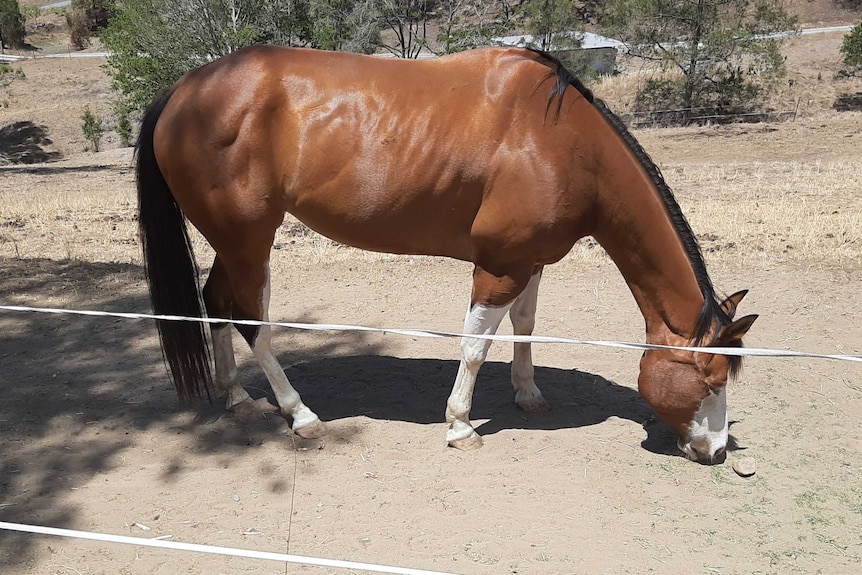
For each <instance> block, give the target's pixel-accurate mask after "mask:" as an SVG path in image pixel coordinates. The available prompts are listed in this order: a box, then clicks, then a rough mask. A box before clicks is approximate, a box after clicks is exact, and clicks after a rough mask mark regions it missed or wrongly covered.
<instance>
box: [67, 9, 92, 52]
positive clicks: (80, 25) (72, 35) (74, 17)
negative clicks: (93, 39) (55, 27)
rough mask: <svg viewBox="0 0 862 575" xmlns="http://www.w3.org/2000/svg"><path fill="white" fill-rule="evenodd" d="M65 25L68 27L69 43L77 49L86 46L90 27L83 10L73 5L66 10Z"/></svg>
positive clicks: (88, 41)
mask: <svg viewBox="0 0 862 575" xmlns="http://www.w3.org/2000/svg"><path fill="white" fill-rule="evenodd" d="M66 25H67V26H68V27H69V44H71V45H72V47H73V48H76V49H78V50H83V49H84V48H86V47H87V45H88V44H89V43H90V27H89V25H88V23H87V15H86V14H84V11H83V10H81V9H80V8H75V7H72V8H69V9H68V10H66Z"/></svg>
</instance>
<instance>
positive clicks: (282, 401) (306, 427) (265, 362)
mask: <svg viewBox="0 0 862 575" xmlns="http://www.w3.org/2000/svg"><path fill="white" fill-rule="evenodd" d="M269 294H270V286H269V269H267V273H266V286H265V287H264V290H263V301H262V302H261V304H262V309H263V319H264V321H268V320H269ZM252 353H254V357H255V358H256V359H257V361H258V363H260V367H261V368H262V369H263V372H264V374H266V379H267V380H269V385H270V386H271V387H272V391H273V393H275V399H276V400H277V401H278V405H279V407H281V412H282V413H283V414H284V415H287V416H290V417H292V418H293V425H292V426H291V427H292V429H293V431H295V432H296V433H297V434H298V435H301V436H302V437H307V438H312V437H320V436H321V435H323V433H324V431H325V428H324V425H323V422H321V421H320V419H319V418H318V417H317V415H316V414H315V413H314V412H313V411H311V410H310V409H308V407H306V406H305V404H303V403H302V400H301V399H300V397H299V394H298V393H297V392H296V390H295V389H294V388H293V386H292V385H291V384H290V381H289V380H288V379H287V376H286V375H285V374H284V370H282V368H281V364H279V363H278V360H277V359H276V358H275V356H274V355H273V354H272V328H270V327H269V326H261V328H260V331H259V332H258V334H257V338H256V339H255V340H254V346H253V347H252Z"/></svg>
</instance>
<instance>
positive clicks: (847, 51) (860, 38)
mask: <svg viewBox="0 0 862 575" xmlns="http://www.w3.org/2000/svg"><path fill="white" fill-rule="evenodd" d="M840 50H841V54H842V55H843V56H844V65H845V66H847V67H848V68H849V70H847V72H848V73H851V74H852V73H854V72H860V71H862V24H859V25H857V26H856V27H854V28H853V29H852V30H850V33H849V34H847V35H846V36H844V40H843V41H842V42H841V48H840Z"/></svg>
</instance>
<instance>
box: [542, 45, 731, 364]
mask: <svg viewBox="0 0 862 575" xmlns="http://www.w3.org/2000/svg"><path fill="white" fill-rule="evenodd" d="M533 52H535V53H537V54H538V55H539V56H540V57H541V58H542V59H543V60H545V61H546V63H547V64H548V65H550V67H551V75H552V76H553V77H555V78H556V83H555V85H554V87H553V88H552V89H551V93H550V95H549V96H548V106H547V109H546V111H549V110H550V108H551V104H552V103H553V102H554V101H556V102H557V116H559V114H560V110H561V108H562V105H563V94H564V93H565V91H566V89H567V88H568V87H569V86H572V87H573V88H575V89H576V90H577V91H578V92H579V93H580V94H581V95H582V96H583V97H584V98H586V99H587V101H588V102H590V103H592V104H593V105H594V106H595V107H596V109H597V110H598V111H599V112H600V113H601V114H602V116H604V118H605V120H607V122H608V124H610V125H611V127H613V129H614V130H615V131H616V132H617V134H619V136H620V137H621V138H622V139H623V141H624V142H625V143H626V145H628V147H629V148H630V149H631V151H632V153H634V155H635V157H636V158H637V159H638V160H639V161H640V163H641V165H642V166H643V167H644V170H646V172H647V174H648V175H649V177H650V178H651V179H652V181H653V182H654V183H655V186H656V188H657V189H658V191H659V193H660V194H661V198H662V200H664V205H665V207H666V208H667V211H668V214H669V215H670V218H671V221H672V222H673V225H674V227H675V228H676V230H677V232H678V233H679V236H680V239H681V240H682V244H683V246H684V247H685V251H686V253H687V254H688V259H689V261H690V262H691V266H692V268H693V269H694V275H695V277H696V278H697V284H698V286H699V287H700V291H701V293H702V294H703V299H704V304H703V308H702V309H701V311H700V315H699V316H698V319H697V325H696V326H695V330H694V335H693V336H692V340H693V342H694V343H696V344H701V343H703V342H704V340H705V339H706V338H707V336H710V341H713V340H714V339H715V335H716V331H712V328H713V326H714V325H716V324H717V326H718V327H721V326H723V325H727V324H729V323H730V321H731V319H730V317H728V315H727V314H726V313H725V312H724V311H723V310H722V309H721V306H720V305H719V303H718V300H717V298H716V294H715V288H714V287H713V285H712V280H711V279H710V277H709V274H708V273H707V271H706V264H705V263H704V261H703V253H702V252H701V250H700V245H699V244H698V242H697V238H696V237H695V235H694V232H692V230H691V226H690V225H689V223H688V220H686V218H685V215H684V214H683V213H682V210H681V209H680V207H679V204H678V203H677V201H676V198H675V197H674V195H673V192H672V191H671V189H670V187H669V186H668V185H667V182H665V180H664V176H662V173H661V170H660V169H659V168H658V166H656V164H655V162H653V160H652V158H650V156H649V154H648V153H647V152H646V150H644V149H643V147H642V146H641V145H640V143H639V142H638V141H637V140H636V139H635V137H634V136H632V134H631V132H629V130H628V128H626V126H625V124H624V123H623V121H622V120H621V119H620V118H619V116H617V115H616V114H614V113H613V112H612V111H611V110H610V108H608V107H607V105H606V104H605V103H604V102H603V101H602V100H601V99H599V98H596V97H595V96H594V95H593V93H592V91H591V90H590V89H589V88H587V87H586V86H584V84H583V83H582V82H581V81H580V80H578V79H577V78H576V77H575V76H574V75H573V74H572V73H571V72H569V71H568V70H566V68H565V66H563V64H562V63H561V62H560V61H559V60H558V59H556V58H554V57H553V56H551V55H550V54H547V53H545V52H542V51H539V50H533ZM711 331H712V333H710V332H711ZM728 359H729V360H731V362H732V365H731V367H732V371H735V369H734V365H733V361H735V360H739V359H740V358H728ZM736 368H737V369H738V367H736Z"/></svg>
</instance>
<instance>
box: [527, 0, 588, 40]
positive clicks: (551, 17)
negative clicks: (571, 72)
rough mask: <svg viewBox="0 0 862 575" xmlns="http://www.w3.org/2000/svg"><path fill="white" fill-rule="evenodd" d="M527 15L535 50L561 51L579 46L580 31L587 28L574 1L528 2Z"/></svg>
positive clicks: (532, 0) (528, 29)
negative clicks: (578, 33)
mask: <svg viewBox="0 0 862 575" xmlns="http://www.w3.org/2000/svg"><path fill="white" fill-rule="evenodd" d="M524 15H525V17H526V28H527V32H529V33H530V34H531V35H532V36H533V41H534V43H535V44H536V45H535V47H536V48H539V49H540V50H546V51H548V50H555V51H559V50H571V49H573V48H578V47H580V45H581V42H580V40H579V39H578V35H577V32H581V31H583V27H584V26H583V23H582V22H581V19H580V16H579V14H578V11H577V10H576V8H575V4H574V3H573V2H572V0H528V1H527V2H526V3H525V4H524Z"/></svg>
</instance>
